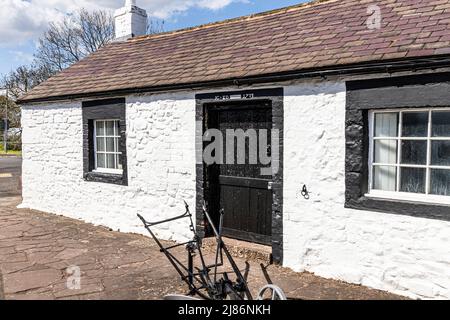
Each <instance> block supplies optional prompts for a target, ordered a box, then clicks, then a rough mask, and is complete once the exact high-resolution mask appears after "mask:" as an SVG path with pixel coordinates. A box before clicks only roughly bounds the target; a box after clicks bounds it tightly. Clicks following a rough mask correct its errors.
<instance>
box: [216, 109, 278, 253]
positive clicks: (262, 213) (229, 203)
mask: <svg viewBox="0 0 450 320" xmlns="http://www.w3.org/2000/svg"><path fill="white" fill-rule="evenodd" d="M208 119H209V121H208V122H209V127H210V128H215V129H219V130H220V131H221V132H222V135H223V137H224V138H226V130H227V129H233V130H236V129H242V130H244V131H247V130H248V129H255V130H256V132H257V136H258V147H257V148H258V155H259V130H261V129H267V132H268V134H267V136H268V139H269V141H268V150H264V151H265V152H266V153H267V154H268V155H270V152H271V150H270V130H271V129H272V109H271V105H270V103H268V102H267V103H262V102H261V103H259V104H256V105H255V104H254V105H242V104H241V105H227V106H220V107H214V108H211V109H210V111H209V114H208ZM249 141H250V140H249V139H246V140H245V145H246V152H245V158H246V160H245V164H237V147H238V145H237V141H235V152H234V154H235V162H234V164H222V165H215V166H211V167H210V168H209V169H208V170H207V173H208V175H209V177H208V180H209V183H210V185H209V190H210V193H211V194H210V197H209V199H210V210H211V209H212V210H213V211H214V215H215V217H216V219H215V220H216V221H217V217H218V211H219V210H220V209H224V210H225V216H224V228H223V233H224V235H225V236H228V237H231V238H236V239H241V240H246V241H252V242H256V243H262V244H270V243H271V236H272V201H273V195H272V190H270V189H271V188H270V183H271V181H272V177H271V176H262V175H261V168H263V167H267V166H268V165H265V166H264V165H262V164H260V161H259V157H258V164H250V163H249ZM225 146H226V142H225V140H224V154H226V149H225ZM225 159H226V157H225ZM269 165H270V164H269Z"/></svg>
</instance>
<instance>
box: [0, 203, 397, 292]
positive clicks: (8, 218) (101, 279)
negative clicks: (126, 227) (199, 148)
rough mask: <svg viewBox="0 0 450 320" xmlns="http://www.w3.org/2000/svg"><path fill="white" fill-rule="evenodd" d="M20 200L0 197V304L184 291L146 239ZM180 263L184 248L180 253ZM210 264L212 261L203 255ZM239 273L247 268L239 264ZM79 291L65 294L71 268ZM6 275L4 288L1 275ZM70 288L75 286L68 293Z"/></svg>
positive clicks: (314, 288)
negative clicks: (20, 205) (28, 206)
mask: <svg viewBox="0 0 450 320" xmlns="http://www.w3.org/2000/svg"><path fill="white" fill-rule="evenodd" d="M19 202H20V198H17V197H16V198H0V299H1V297H2V294H3V291H4V295H5V298H6V299H17V300H54V299H61V300H65V299H70V300H102V299H107V300H143V299H161V298H163V297H164V295H167V294H173V293H180V294H184V293H186V291H187V288H186V286H185V285H184V283H182V282H181V280H180V279H179V277H178V275H177V274H176V273H175V271H174V270H173V268H172V266H171V265H170V264H169V262H168V261H167V259H166V258H165V257H164V256H163V255H162V254H161V253H160V252H159V250H158V248H157V246H156V244H155V243H153V241H152V240H151V239H149V238H147V237H144V236H140V235H134V234H124V233H118V232H112V231H109V230H108V229H107V228H103V227H96V226H93V225H91V224H87V223H83V222H81V221H78V220H73V219H69V218H65V217H61V216H57V215H51V214H47V213H42V212H38V211H33V210H22V209H17V208H16V205H17V204H18V203H19ZM177 254H179V256H180V257H183V259H184V257H185V250H184V249H183V248H180V249H179V251H177ZM207 259H208V260H209V261H212V259H213V256H212V255H207ZM237 263H238V265H239V267H240V268H242V269H245V267H246V262H245V261H244V260H243V259H237ZM73 266H77V267H79V270H80V276H81V278H80V279H81V281H80V283H79V285H80V286H79V289H75V290H73V289H70V288H69V287H68V283H69V284H73V283H74V282H73V275H74V274H73V270H72V269H68V268H69V267H73ZM248 268H249V274H248V281H249V286H250V288H251V290H252V292H253V293H254V294H256V291H257V290H258V289H259V288H260V287H262V286H263V285H265V284H267V281H266V279H265V277H264V274H263V272H262V270H261V268H260V264H258V263H254V262H253V263H252V262H251V263H249V265H248ZM267 272H268V274H269V276H270V278H271V280H272V281H273V282H274V283H275V284H277V285H279V286H280V287H282V288H283V289H284V290H285V292H286V294H287V296H288V297H289V298H292V299H333V300H334V299H346V300H347V299H363V300H366V299H377V300H378V299H401V297H398V296H395V295H392V294H389V293H386V292H382V291H377V290H372V289H369V288H366V287H362V286H357V285H351V284H347V283H343V282H339V281H333V280H327V279H323V278H319V277H316V276H314V275H312V274H309V273H295V272H293V271H291V270H288V269H285V268H281V267H278V266H273V265H272V266H268V268H267ZM2 274H3V288H2V281H1V278H2V276H1V275H2ZM72 288H73V287H72Z"/></svg>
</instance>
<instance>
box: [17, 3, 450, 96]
mask: <svg viewBox="0 0 450 320" xmlns="http://www.w3.org/2000/svg"><path fill="white" fill-rule="evenodd" d="M373 3H374V2H373V1H372V0H327V1H320V0H319V1H315V2H311V3H307V4H301V5H297V6H293V7H288V8H283V9H280V10H275V11H271V12H266V13H262V14H258V15H254V16H248V17H242V18H237V19H233V20H228V21H223V22H218V23H213V24H209V25H204V26H200V27H195V28H191V29H185V30H179V31H174V32H169V33H163V34H157V35H149V36H144V37H138V38H134V39H129V40H128V41H125V42H114V43H111V44H109V45H106V46H105V47H103V48H101V49H100V50H98V51H97V52H96V53H94V54H92V55H90V56H89V57H87V58H85V59H84V60H82V61H80V62H78V63H76V64H75V65H73V66H72V67H70V68H68V69H66V70H64V71H63V72H61V73H59V74H57V75H56V76H54V77H52V78H51V79H49V80H48V81H46V82H44V83H43V84H41V85H39V86H37V87H36V88H34V89H33V90H32V91H31V92H29V93H28V94H27V95H26V96H25V97H24V98H23V99H22V101H23V102H27V101H31V100H35V99H47V98H54V97H62V96H70V95H83V94H87V93H100V92H104V91H108V90H111V91H113V90H118V89H127V88H137V89H139V88H144V87H145V88H150V87H156V86H164V85H171V84H191V83H199V82H205V81H213V80H225V79H236V78H240V77H246V76H254V75H259V74H270V73H276V72H284V71H300V70H302V69H308V68H314V67H332V66H335V65H343V64H350V63H360V62H371V61H379V60H388V59H399V58H404V57H423V56H427V55H438V54H450V37H449V30H450V0H378V1H377V2H376V4H377V5H378V6H379V7H380V9H381V25H382V27H381V29H379V30H377V29H370V28H368V24H367V21H368V19H369V18H370V17H371V13H370V11H368V7H369V5H371V4H373Z"/></svg>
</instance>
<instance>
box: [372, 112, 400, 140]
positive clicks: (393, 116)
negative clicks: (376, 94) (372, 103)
mask: <svg viewBox="0 0 450 320" xmlns="http://www.w3.org/2000/svg"><path fill="white" fill-rule="evenodd" d="M397 136H398V113H393V112H390V113H376V114H375V137H397Z"/></svg>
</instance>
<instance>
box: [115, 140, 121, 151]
mask: <svg viewBox="0 0 450 320" xmlns="http://www.w3.org/2000/svg"><path fill="white" fill-rule="evenodd" d="M119 148H120V140H119V138H114V152H119Z"/></svg>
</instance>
